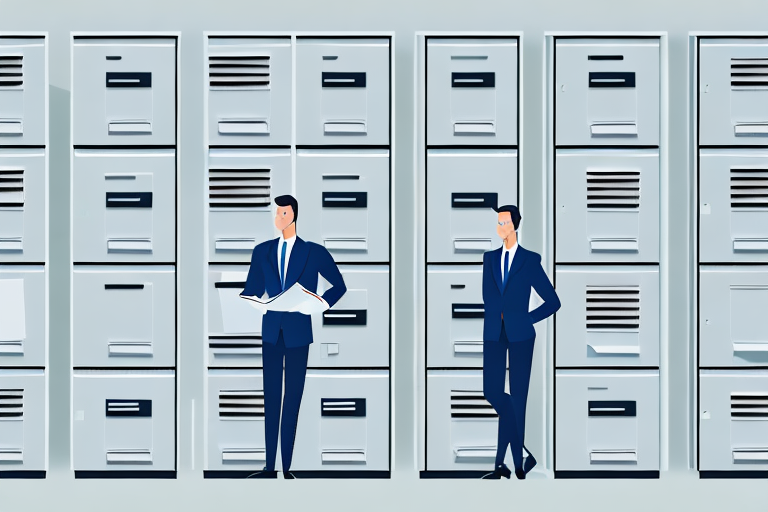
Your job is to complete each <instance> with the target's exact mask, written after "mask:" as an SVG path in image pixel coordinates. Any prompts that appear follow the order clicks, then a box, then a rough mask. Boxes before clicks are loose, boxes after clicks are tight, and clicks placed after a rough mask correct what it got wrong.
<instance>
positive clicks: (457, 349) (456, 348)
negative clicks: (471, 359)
mask: <svg viewBox="0 0 768 512" xmlns="http://www.w3.org/2000/svg"><path fill="white" fill-rule="evenodd" d="M453 353H454V354H482V353H483V342H482V341H454V342H453Z"/></svg>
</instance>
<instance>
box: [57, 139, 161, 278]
mask: <svg viewBox="0 0 768 512" xmlns="http://www.w3.org/2000/svg"><path fill="white" fill-rule="evenodd" d="M175 154H176V153H175V150H173V149H133V150H130V151H128V150H95V149H76V150H75V158H74V168H73V173H72V174H73V196H72V197H73V199H72V201H73V205H72V210H73V222H72V223H73V242H72V243H73V254H74V260H75V261H77V262H88V263H91V262H120V263H129V262H163V263H165V262H172V261H175V260H176V161H175Z"/></svg>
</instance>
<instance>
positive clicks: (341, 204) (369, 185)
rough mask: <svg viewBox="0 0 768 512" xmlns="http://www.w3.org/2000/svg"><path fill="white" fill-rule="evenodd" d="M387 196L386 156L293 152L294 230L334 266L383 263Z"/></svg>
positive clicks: (354, 152) (377, 152) (385, 258)
mask: <svg viewBox="0 0 768 512" xmlns="http://www.w3.org/2000/svg"><path fill="white" fill-rule="evenodd" d="M389 192H390V191H389V150H386V149H375V150H355V149H349V150H342V149H338V150H314V149H302V150H299V151H298V152H297V159H296V199H297V200H298V202H299V205H300V209H299V221H298V222H297V226H300V227H299V228H298V229H299V230H300V233H302V238H305V239H307V240H312V241H315V242H317V243H319V244H321V245H324V246H325V248H326V249H328V251H329V252H330V253H331V255H332V256H333V258H334V260H335V261H336V262H337V263H340V262H341V263H348V262H377V263H378V262H386V261H389V228H390V226H389V218H390V215H389ZM302 212H304V213H303V215H302Z"/></svg>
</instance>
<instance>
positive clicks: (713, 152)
mask: <svg viewBox="0 0 768 512" xmlns="http://www.w3.org/2000/svg"><path fill="white" fill-rule="evenodd" d="M698 206H699V251H700V255H699V261H701V262H702V263H721V262H734V263H736V262H768V149H739V148H731V149H728V148H724V149H701V150H700V158H699V205H698Z"/></svg>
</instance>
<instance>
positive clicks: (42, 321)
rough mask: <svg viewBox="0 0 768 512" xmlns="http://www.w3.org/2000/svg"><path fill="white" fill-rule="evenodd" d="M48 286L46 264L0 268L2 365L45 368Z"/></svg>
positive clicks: (1, 266) (0, 356)
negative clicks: (46, 284)
mask: <svg viewBox="0 0 768 512" xmlns="http://www.w3.org/2000/svg"><path fill="white" fill-rule="evenodd" d="M45 283H46V269H45V267H44V266H42V265H40V266H27V265H12V266H11V265H0V366H25V367H30V366H38V367H44V366H45V364H46V353H45V351H46V332H45V327H46V318H47V316H46V302H47V300H48V298H47V296H46V286H45Z"/></svg>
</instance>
